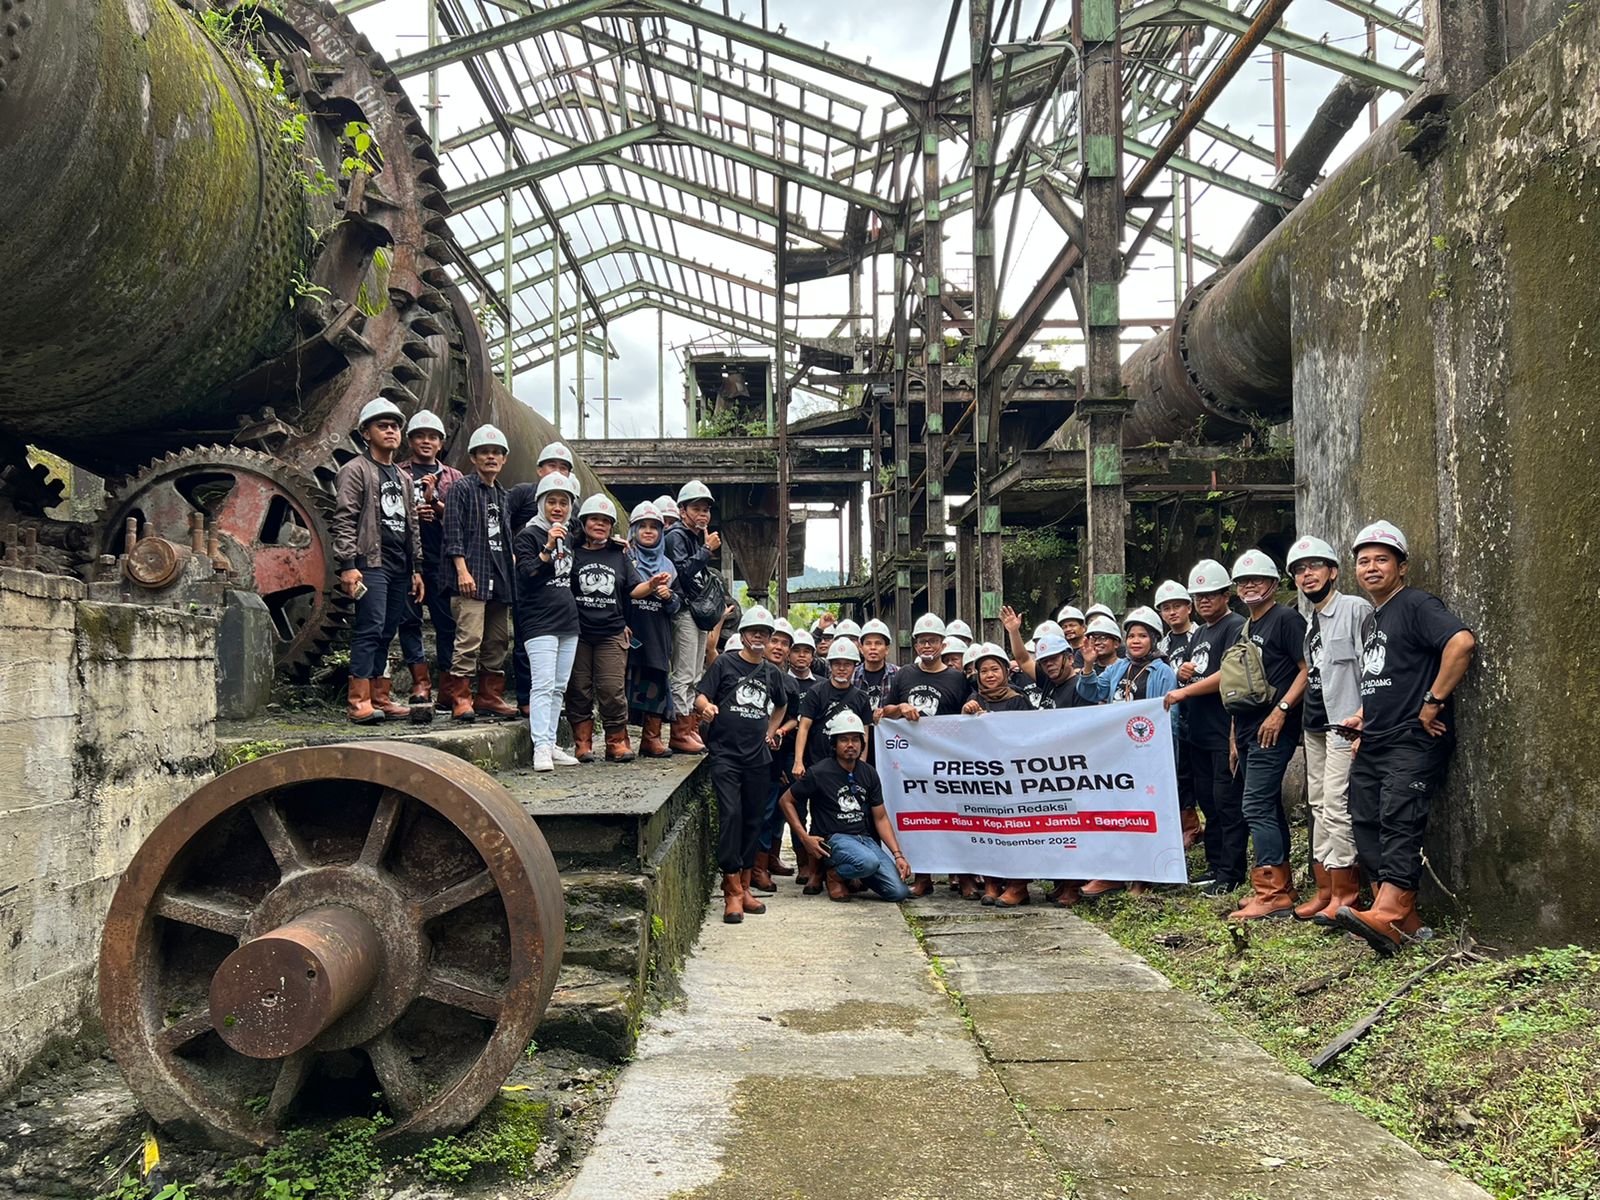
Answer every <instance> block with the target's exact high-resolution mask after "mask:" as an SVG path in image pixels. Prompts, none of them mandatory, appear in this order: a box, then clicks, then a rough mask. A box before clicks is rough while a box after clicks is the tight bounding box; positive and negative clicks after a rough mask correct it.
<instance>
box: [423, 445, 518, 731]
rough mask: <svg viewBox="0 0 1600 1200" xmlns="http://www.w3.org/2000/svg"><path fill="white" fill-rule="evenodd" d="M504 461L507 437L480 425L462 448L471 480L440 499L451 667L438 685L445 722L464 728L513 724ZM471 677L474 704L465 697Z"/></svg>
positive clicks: (508, 535) (508, 551)
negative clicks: (478, 723) (452, 627)
mask: <svg viewBox="0 0 1600 1200" xmlns="http://www.w3.org/2000/svg"><path fill="white" fill-rule="evenodd" d="M507 453H508V448H507V442H506V435H505V434H503V433H501V432H500V431H499V430H498V429H496V428H495V427H494V426H493V425H480V426H479V427H478V428H477V430H476V431H475V432H474V433H473V435H472V439H471V440H470V441H469V442H468V443H467V456H468V457H469V458H471V460H472V467H473V473H472V474H471V475H467V476H464V477H463V478H462V479H461V480H460V481H459V482H457V483H456V484H455V485H454V486H453V487H451V488H450V490H449V491H448V492H447V493H446V494H445V502H444V556H445V559H446V560H447V561H448V562H449V563H450V564H451V566H452V567H453V568H454V578H451V571H449V570H446V571H445V573H444V574H445V582H446V584H447V585H448V586H449V588H450V611H451V613H452V614H453V615H454V616H455V619H456V645H455V661H454V662H453V663H452V664H451V668H450V673H449V674H448V675H445V676H444V677H443V679H441V680H440V683H439V692H440V695H441V697H447V698H448V699H449V701H450V715H451V716H452V717H453V718H455V719H456V720H457V721H470V720H472V719H473V718H474V716H476V715H479V714H481V715H483V716H486V717H491V718H496V719H507V718H514V717H515V716H516V715H517V710H516V709H515V708H514V707H512V706H511V705H509V704H507V703H506V701H505V691H506V673H505V665H506V655H507V654H508V653H509V651H510V649H511V600H512V594H511V588H512V579H513V571H512V566H511V536H510V534H509V533H508V532H507V531H506V529H505V527H504V521H505V519H506V516H507V513H506V491H505V489H504V488H503V487H501V486H500V484H499V482H498V480H499V478H500V471H501V468H503V467H504V466H505V463H506V455H507ZM474 673H476V674H477V676H478V693H477V697H476V699H474V698H473V697H472V696H471V695H470V694H469V688H470V686H471V685H470V682H469V681H470V680H471V678H472V676H473V674H474Z"/></svg>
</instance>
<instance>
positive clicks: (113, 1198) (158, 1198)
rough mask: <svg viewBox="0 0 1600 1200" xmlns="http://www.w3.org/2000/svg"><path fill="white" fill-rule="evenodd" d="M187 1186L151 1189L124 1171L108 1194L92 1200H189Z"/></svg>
mask: <svg viewBox="0 0 1600 1200" xmlns="http://www.w3.org/2000/svg"><path fill="white" fill-rule="evenodd" d="M189 1196H190V1192H189V1185H188V1184H186V1183H168V1184H163V1185H162V1186H161V1187H160V1188H152V1187H151V1186H150V1185H149V1184H148V1183H146V1182H145V1181H144V1180H142V1179H140V1178H139V1177H138V1176H137V1175H135V1174H133V1172H131V1171H124V1172H123V1175H122V1179H121V1181H120V1182H119V1183H118V1184H117V1186H116V1187H114V1188H112V1189H111V1190H110V1191H109V1192H102V1193H101V1194H100V1195H98V1196H96V1197H95V1198H94V1200H189Z"/></svg>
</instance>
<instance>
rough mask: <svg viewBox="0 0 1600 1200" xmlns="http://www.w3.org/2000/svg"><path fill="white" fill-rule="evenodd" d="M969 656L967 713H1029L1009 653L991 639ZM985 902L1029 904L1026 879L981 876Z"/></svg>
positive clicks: (1028, 702)
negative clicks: (1014, 679) (1013, 682)
mask: <svg viewBox="0 0 1600 1200" xmlns="http://www.w3.org/2000/svg"><path fill="white" fill-rule="evenodd" d="M967 653H968V654H969V655H970V656H971V658H972V662H971V664H970V665H971V667H972V673H973V686H974V688H975V689H976V690H975V691H974V692H973V694H972V696H971V698H970V699H968V701H967V702H966V703H965V704H963V705H962V706H961V711H962V712H963V713H966V714H967V715H968V716H981V715H982V714H983V713H994V712H1032V711H1033V702H1032V701H1031V700H1029V699H1028V698H1027V697H1026V696H1025V695H1023V694H1022V693H1021V692H1019V691H1017V689H1016V688H1014V687H1012V686H1011V656H1010V655H1008V654H1007V653H1006V652H1005V651H1004V650H1002V649H1001V648H1000V647H999V646H996V645H995V644H994V643H993V642H977V643H974V644H973V646H972V647H971V649H970V650H968V652H967ZM982 903H984V904H993V905H998V906H1000V907H1001V908H1016V907H1017V906H1018V905H1021V904H1027V903H1028V881H1027V880H1026V879H1001V878H999V877H997V876H994V875H985V876H984V878H983V900H982Z"/></svg>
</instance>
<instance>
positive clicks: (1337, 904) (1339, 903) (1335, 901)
mask: <svg viewBox="0 0 1600 1200" xmlns="http://www.w3.org/2000/svg"><path fill="white" fill-rule="evenodd" d="M1328 879H1329V881H1330V884H1331V886H1332V890H1333V895H1332V896H1331V897H1329V899H1328V906H1327V907H1326V908H1324V909H1323V910H1322V911H1321V912H1319V913H1318V914H1317V915H1316V916H1314V917H1312V918H1311V923H1312V924H1313V925H1321V926H1322V927H1323V928H1331V927H1332V926H1333V925H1335V924H1336V923H1337V922H1336V918H1337V917H1338V915H1339V910H1340V909H1341V908H1355V906H1356V901H1358V900H1359V899H1361V868H1360V867H1329V868H1328ZM1418 924H1419V926H1420V924H1421V922H1420V921H1419V922H1418Z"/></svg>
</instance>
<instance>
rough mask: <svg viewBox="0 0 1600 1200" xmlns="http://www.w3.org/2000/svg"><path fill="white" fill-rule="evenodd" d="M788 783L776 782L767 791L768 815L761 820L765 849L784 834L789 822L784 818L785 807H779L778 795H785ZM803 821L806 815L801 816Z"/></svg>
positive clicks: (762, 843) (762, 839)
mask: <svg viewBox="0 0 1600 1200" xmlns="http://www.w3.org/2000/svg"><path fill="white" fill-rule="evenodd" d="M788 786H789V785H788V784H786V783H775V784H773V785H772V786H771V787H770V788H769V789H768V791H767V815H766V818H765V819H764V820H763V821H762V822H761V846H762V848H763V849H765V848H766V847H767V846H770V845H772V843H773V842H775V841H777V840H778V839H779V838H780V837H782V836H783V830H784V826H785V824H787V822H785V821H784V819H783V809H781V808H779V807H778V797H779V796H781V795H783V792H784V789H785V788H787V787H788ZM800 819H801V820H802V821H803V820H805V817H804V816H802V817H801V818H800Z"/></svg>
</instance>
